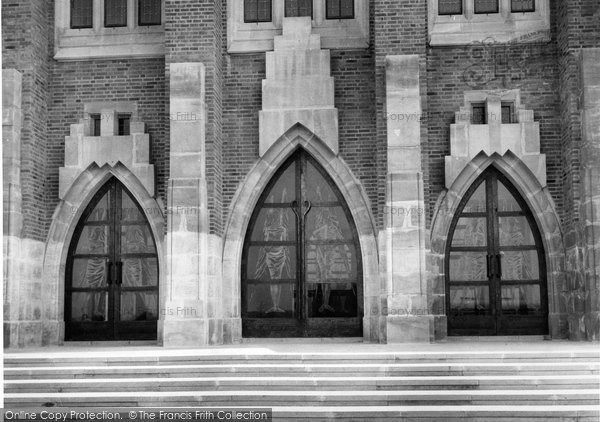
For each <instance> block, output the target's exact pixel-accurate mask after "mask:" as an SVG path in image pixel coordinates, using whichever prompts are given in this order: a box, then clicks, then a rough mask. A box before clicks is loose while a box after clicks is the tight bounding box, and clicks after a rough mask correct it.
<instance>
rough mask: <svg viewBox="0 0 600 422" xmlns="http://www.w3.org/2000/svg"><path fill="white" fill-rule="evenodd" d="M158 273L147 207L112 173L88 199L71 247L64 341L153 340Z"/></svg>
mask: <svg viewBox="0 0 600 422" xmlns="http://www.w3.org/2000/svg"><path fill="white" fill-rule="evenodd" d="M158 274H159V272H158V254H157V249H156V243H155V240H154V237H153V235H152V231H151V229H150V225H149V223H148V220H147V219H146V216H145V214H144V211H143V209H142V208H141V207H140V205H139V204H138V203H137V202H136V200H135V199H134V197H133V196H132V195H131V193H130V192H129V191H128V190H127V189H126V188H125V186H123V185H122V184H121V183H120V182H119V181H118V180H117V179H116V178H114V177H113V178H111V179H110V180H109V181H108V182H107V183H106V184H105V185H104V186H103V187H102V188H101V189H100V190H99V191H98V193H96V195H95V196H94V197H93V198H92V200H91V201H90V203H89V205H88V206H87V208H86V209H85V211H84V213H83V215H82V217H81V219H80V221H79V223H78V225H77V227H76V229H75V232H74V235H73V239H72V241H71V245H70V247H69V254H68V258H67V271H66V283H65V340H86V341H92V340H155V339H156V335H157V319H158V312H159V308H158V306H159V305H158V300H159V297H158Z"/></svg>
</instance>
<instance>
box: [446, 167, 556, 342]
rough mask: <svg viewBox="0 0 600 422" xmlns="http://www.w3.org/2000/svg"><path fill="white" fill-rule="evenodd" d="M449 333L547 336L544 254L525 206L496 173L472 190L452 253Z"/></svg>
mask: <svg viewBox="0 0 600 422" xmlns="http://www.w3.org/2000/svg"><path fill="white" fill-rule="evenodd" d="M446 309H447V316H448V334H449V335H526V334H547V331H548V324H547V313H548V311H547V309H548V304H547V293H546V269H545V260H544V250H543V246H542V242H541V237H540V233H539V231H538V229H537V226H536V223H535V220H534V219H533V216H532V215H531V212H530V211H529V209H528V207H527V205H526V203H525V201H524V200H523V199H522V198H521V196H520V195H519V193H518V192H517V191H516V189H515V188H514V187H513V186H512V185H511V183H510V182H509V181H508V180H507V179H506V178H505V177H504V176H503V175H502V174H501V173H500V172H498V171H497V170H495V169H490V170H487V171H486V172H485V173H484V174H483V175H482V176H481V177H480V178H479V179H478V180H477V181H476V182H475V183H474V184H473V186H472V187H471V188H470V189H469V191H468V192H467V194H466V195H465V198H464V199H463V201H462V203H461V204H460V206H459V209H458V212H457V214H456V216H455V217H454V221H453V222H452V226H451V229H450V237H449V243H448V249H447V253H446Z"/></svg>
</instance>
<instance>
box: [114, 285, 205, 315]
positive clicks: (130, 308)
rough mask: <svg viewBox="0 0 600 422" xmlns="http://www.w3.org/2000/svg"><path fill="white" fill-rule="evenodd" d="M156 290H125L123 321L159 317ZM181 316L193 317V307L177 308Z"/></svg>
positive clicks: (122, 306)
mask: <svg viewBox="0 0 600 422" xmlns="http://www.w3.org/2000/svg"><path fill="white" fill-rule="evenodd" d="M157 297H158V295H157V293H156V292H124V293H122V294H121V310H120V311H121V321H154V320H157V319H158V300H157ZM176 312H179V313H180V314H179V316H180V317H193V316H195V314H194V309H193V308H185V307H182V308H177V310H176Z"/></svg>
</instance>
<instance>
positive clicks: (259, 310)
mask: <svg viewBox="0 0 600 422" xmlns="http://www.w3.org/2000/svg"><path fill="white" fill-rule="evenodd" d="M294 289H295V288H294V284H292V283H258V284H248V285H247V286H246V312H247V314H248V316H252V317H277V318H282V317H292V316H294Z"/></svg>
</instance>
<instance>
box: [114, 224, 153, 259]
mask: <svg viewBox="0 0 600 422" xmlns="http://www.w3.org/2000/svg"><path fill="white" fill-rule="evenodd" d="M121 253H123V254H127V253H156V249H155V248H154V240H153V239H152V234H151V233H150V229H149V228H148V226H147V225H132V226H121Z"/></svg>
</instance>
